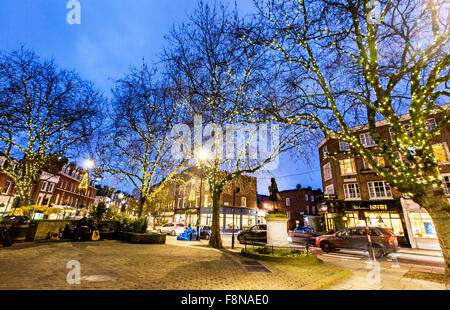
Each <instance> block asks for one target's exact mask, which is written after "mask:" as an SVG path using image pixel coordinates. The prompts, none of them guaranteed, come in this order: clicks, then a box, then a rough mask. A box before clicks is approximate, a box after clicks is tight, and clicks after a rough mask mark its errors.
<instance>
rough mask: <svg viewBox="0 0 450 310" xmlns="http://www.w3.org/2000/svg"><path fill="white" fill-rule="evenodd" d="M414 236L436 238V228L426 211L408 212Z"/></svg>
mask: <svg viewBox="0 0 450 310" xmlns="http://www.w3.org/2000/svg"><path fill="white" fill-rule="evenodd" d="M408 215H409V218H410V220H411V227H412V231H413V233H414V237H416V238H437V235H436V229H435V227H434V224H433V220H432V219H431V217H430V215H429V214H428V213H418V212H411V213H409V214H408Z"/></svg>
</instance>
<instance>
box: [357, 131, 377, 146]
mask: <svg viewBox="0 0 450 310" xmlns="http://www.w3.org/2000/svg"><path fill="white" fill-rule="evenodd" d="M359 139H360V140H361V143H362V144H363V145H364V146H366V147H370V146H375V145H376V143H375V141H374V140H373V138H372V136H371V135H370V133H364V134H362V135H360V136H359Z"/></svg>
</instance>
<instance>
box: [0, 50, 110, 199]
mask: <svg viewBox="0 0 450 310" xmlns="http://www.w3.org/2000/svg"><path fill="white" fill-rule="evenodd" d="M100 102H102V96H101V95H100V94H99V92H98V91H97V90H95V89H94V87H93V85H92V83H90V82H87V81H84V80H82V79H81V78H80V76H78V75H77V74H76V73H74V72H72V71H68V70H64V69H60V68H58V66H57V65H56V64H55V63H54V62H53V61H47V60H41V59H40V58H39V57H38V56H36V55H35V54H34V52H32V51H28V50H25V49H23V48H22V49H20V50H17V51H13V52H11V53H3V54H2V55H1V56H0V115H1V118H0V148H1V150H2V152H3V153H4V155H5V157H6V162H5V165H4V166H0V171H1V172H3V173H5V174H6V175H8V176H9V177H11V178H12V179H13V180H14V183H15V187H16V189H17V193H18V195H19V197H20V203H21V205H22V206H26V205H28V204H29V197H30V192H31V189H32V186H33V183H34V182H35V181H36V180H37V177H38V175H39V173H40V171H41V169H42V168H43V167H45V166H46V165H48V164H49V163H50V162H52V161H53V160H55V159H57V158H58V157H60V156H62V155H63V154H65V153H67V152H69V151H70V150H72V149H73V148H75V147H79V146H80V145H81V144H82V143H84V142H86V141H87V140H88V139H89V138H90V137H91V135H92V134H93V132H94V131H95V129H96V128H97V126H98V119H99V117H98V115H99V104H100ZM15 159H17V161H18V164H17V165H16V164H14V162H15Z"/></svg>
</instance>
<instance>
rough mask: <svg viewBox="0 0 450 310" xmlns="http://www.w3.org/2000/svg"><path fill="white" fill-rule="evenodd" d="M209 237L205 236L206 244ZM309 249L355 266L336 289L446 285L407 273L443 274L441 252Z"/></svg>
mask: <svg viewBox="0 0 450 310" xmlns="http://www.w3.org/2000/svg"><path fill="white" fill-rule="evenodd" d="M207 242H208V241H206V240H202V241H201V243H204V244H206V243H207ZM222 242H223V245H224V247H226V248H230V247H231V234H222ZM290 246H291V247H293V248H298V249H305V246H303V245H300V244H296V243H291V244H290ZM242 247H244V245H241V244H239V242H237V240H236V242H235V250H236V251H240V249H241V248H242ZM310 251H311V252H312V253H315V254H317V255H318V256H319V258H320V259H321V260H323V261H325V262H326V263H330V264H333V265H337V266H341V267H345V268H348V269H351V270H352V273H353V275H352V276H351V277H349V278H347V279H344V280H341V281H339V282H338V283H335V284H333V285H331V286H330V287H328V288H327V289H333V290H352V289H357V290H365V289H367V290H379V289H388V290H398V289H404V290H416V289H421V290H435V289H445V286H444V285H443V284H441V283H437V282H431V281H423V280H417V279H411V278H408V277H405V275H406V274H407V273H408V272H409V271H420V272H431V273H438V274H443V273H444V271H445V267H444V259H443V257H442V256H440V257H439V253H431V254H428V255H423V254H421V253H420V252H419V253H415V252H414V250H411V249H400V250H399V252H398V253H393V254H389V255H387V256H386V257H382V258H380V259H377V261H376V262H374V263H373V262H371V261H370V260H369V259H368V253H367V252H363V251H355V250H340V251H338V252H333V253H324V252H323V251H322V250H321V249H320V248H318V247H311V248H310Z"/></svg>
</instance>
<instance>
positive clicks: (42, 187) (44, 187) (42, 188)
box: [41, 182, 48, 192]
mask: <svg viewBox="0 0 450 310" xmlns="http://www.w3.org/2000/svg"><path fill="white" fill-rule="evenodd" d="M47 185H48V183H47V182H42V186H41V192H45V191H46V190H47Z"/></svg>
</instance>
